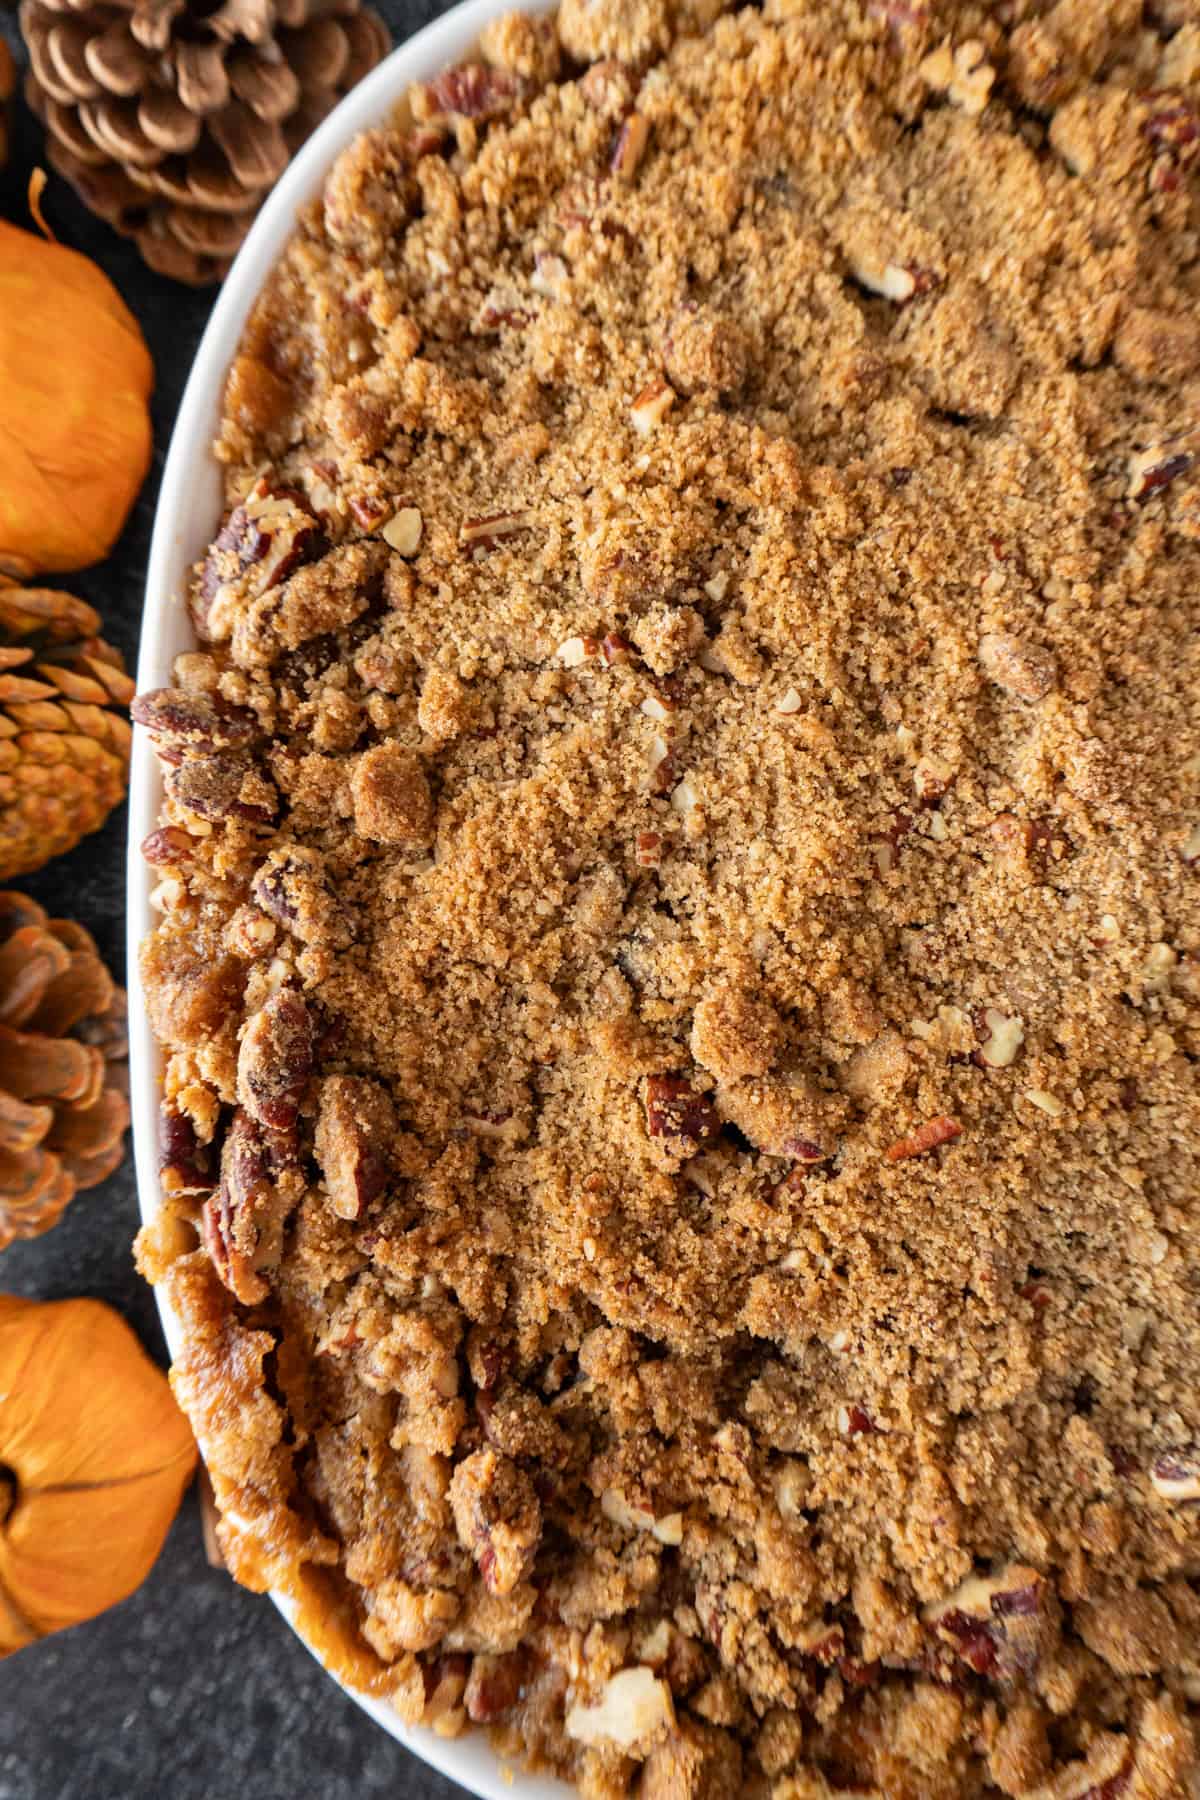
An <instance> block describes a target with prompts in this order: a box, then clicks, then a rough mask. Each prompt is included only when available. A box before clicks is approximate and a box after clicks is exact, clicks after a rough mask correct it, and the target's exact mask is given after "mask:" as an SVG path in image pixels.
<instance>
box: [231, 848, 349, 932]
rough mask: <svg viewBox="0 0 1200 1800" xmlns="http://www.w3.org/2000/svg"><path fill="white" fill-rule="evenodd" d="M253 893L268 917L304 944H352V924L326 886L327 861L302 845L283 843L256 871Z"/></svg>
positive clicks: (252, 884) (251, 889) (252, 885)
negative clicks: (325, 862)
mask: <svg viewBox="0 0 1200 1800" xmlns="http://www.w3.org/2000/svg"><path fill="white" fill-rule="evenodd" d="M250 893H251V895H252V897H253V899H254V901H255V904H256V905H257V906H260V907H261V908H262V910H263V912H265V913H266V915H267V917H268V918H270V919H274V921H275V923H276V924H277V925H282V926H283V929H284V930H285V931H290V932H291V933H292V935H293V936H294V937H297V938H299V939H300V941H301V942H302V943H305V944H331V945H334V946H335V947H337V948H344V947H345V945H346V944H348V943H349V942H350V939H351V936H352V932H351V929H350V923H349V920H348V918H347V915H346V913H345V910H344V908H343V907H342V905H341V903H340V901H338V900H337V899H336V898H335V897H334V896H333V895H332V894H331V893H330V892H329V889H328V887H327V886H326V881H325V864H324V860H323V858H322V857H321V855H320V854H319V852H317V851H316V850H310V849H308V848H306V847H305V846H304V845H302V844H282V845H279V846H277V847H276V848H275V849H274V850H272V851H271V853H270V855H269V856H268V857H267V859H266V861H265V862H264V863H261V864H260V865H259V867H258V869H256V870H255V873H254V876H253V878H252V879H251V882H250Z"/></svg>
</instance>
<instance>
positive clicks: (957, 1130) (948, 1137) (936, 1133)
mask: <svg viewBox="0 0 1200 1800" xmlns="http://www.w3.org/2000/svg"><path fill="white" fill-rule="evenodd" d="M961 1136H962V1126H961V1125H959V1124H958V1123H957V1121H956V1120H954V1119H950V1118H947V1117H946V1115H945V1114H944V1113H941V1114H939V1115H938V1117H937V1118H936V1119H927V1120H926V1121H925V1123H924V1125H918V1126H917V1129H916V1130H915V1131H914V1132H913V1133H912V1134H911V1135H910V1136H909V1137H903V1138H900V1139H899V1140H898V1141H897V1142H896V1143H894V1144H889V1145H888V1147H887V1149H886V1150H885V1151H884V1155H885V1156H886V1158H887V1160H888V1162H904V1161H906V1160H907V1159H908V1158H909V1157H910V1156H924V1155H925V1153H926V1152H927V1151H929V1150H936V1149H937V1147H938V1145H939V1144H950V1143H953V1141H954V1139H955V1138H956V1137H961Z"/></svg>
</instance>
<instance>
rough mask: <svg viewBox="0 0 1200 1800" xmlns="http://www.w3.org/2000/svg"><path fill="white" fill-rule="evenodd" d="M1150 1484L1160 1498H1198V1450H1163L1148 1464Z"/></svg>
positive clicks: (1199, 1492) (1199, 1483)
mask: <svg viewBox="0 0 1200 1800" xmlns="http://www.w3.org/2000/svg"><path fill="white" fill-rule="evenodd" d="M1150 1485H1151V1487H1152V1488H1153V1489H1154V1491H1155V1493H1156V1494H1157V1495H1158V1497H1159V1499H1160V1500H1170V1501H1174V1502H1179V1501H1186V1500H1200V1450H1197V1449H1196V1447H1195V1446H1194V1445H1190V1444H1189V1445H1185V1446H1183V1447H1181V1448H1178V1449H1174V1450H1164V1451H1163V1453H1162V1455H1161V1456H1156V1457H1155V1459H1154V1461H1153V1462H1152V1463H1151V1465H1150Z"/></svg>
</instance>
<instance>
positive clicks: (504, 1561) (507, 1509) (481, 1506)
mask: <svg viewBox="0 0 1200 1800" xmlns="http://www.w3.org/2000/svg"><path fill="white" fill-rule="evenodd" d="M450 1505H451V1508H452V1509H453V1512H454V1524H455V1529H456V1530H457V1532H458V1539H459V1542H460V1543H461V1544H462V1546H463V1548H464V1549H466V1550H468V1551H470V1553H471V1555H472V1556H473V1557H474V1559H475V1562H476V1565H477V1567H478V1569H479V1573H480V1576H481V1577H482V1579H483V1583H484V1586H485V1587H486V1588H488V1590H489V1591H490V1592H491V1593H493V1594H511V1593H512V1591H513V1589H514V1588H515V1587H516V1585H517V1583H518V1582H519V1581H522V1580H523V1579H524V1578H525V1576H526V1575H528V1573H529V1572H530V1570H531V1569H532V1567H533V1562H534V1557H535V1556H536V1554H537V1547H538V1540H539V1539H540V1537H541V1532H542V1509H541V1505H540V1504H539V1501H538V1497H537V1494H536V1493H535V1491H534V1488H533V1483H532V1482H531V1481H530V1479H529V1477H528V1476H527V1475H525V1474H523V1473H522V1472H521V1470H520V1469H519V1468H518V1467H517V1465H516V1463H515V1462H513V1461H512V1460H511V1458H509V1457H507V1456H498V1455H497V1454H496V1452H495V1451H494V1450H491V1449H485V1450H477V1451H475V1453H474V1455H472V1456H468V1457H466V1458H465V1460H464V1461H463V1462H460V1463H459V1465H458V1467H457V1468H456V1469H455V1471H454V1474H453V1476H452V1477H451V1479H450Z"/></svg>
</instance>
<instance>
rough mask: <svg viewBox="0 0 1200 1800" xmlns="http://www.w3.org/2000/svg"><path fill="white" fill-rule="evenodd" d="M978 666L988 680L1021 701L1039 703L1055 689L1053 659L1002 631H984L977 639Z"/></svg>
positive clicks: (1037, 646) (1023, 640)
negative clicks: (1035, 701)
mask: <svg viewBox="0 0 1200 1800" xmlns="http://www.w3.org/2000/svg"><path fill="white" fill-rule="evenodd" d="M979 663H980V667H981V668H982V670H983V672H984V674H985V675H986V676H987V678H988V680H989V681H994V682H995V683H996V686H997V687H1002V688H1004V689H1005V690H1006V691H1007V692H1008V693H1010V694H1016V695H1017V696H1018V697H1019V698H1020V699H1022V700H1042V699H1044V698H1045V696H1046V695H1047V694H1048V693H1049V692H1050V690H1051V688H1052V687H1053V686H1054V682H1055V678H1056V675H1057V668H1056V665H1055V661H1054V657H1053V656H1052V655H1051V653H1050V651H1049V650H1045V649H1043V648H1042V646H1041V645H1040V644H1031V643H1029V642H1027V641H1026V640H1025V639H1023V638H1017V637H1013V636H1011V635H1010V634H1009V633H1008V632H1005V631H985V632H984V634H983V636H982V637H981V638H980V640H979Z"/></svg>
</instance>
